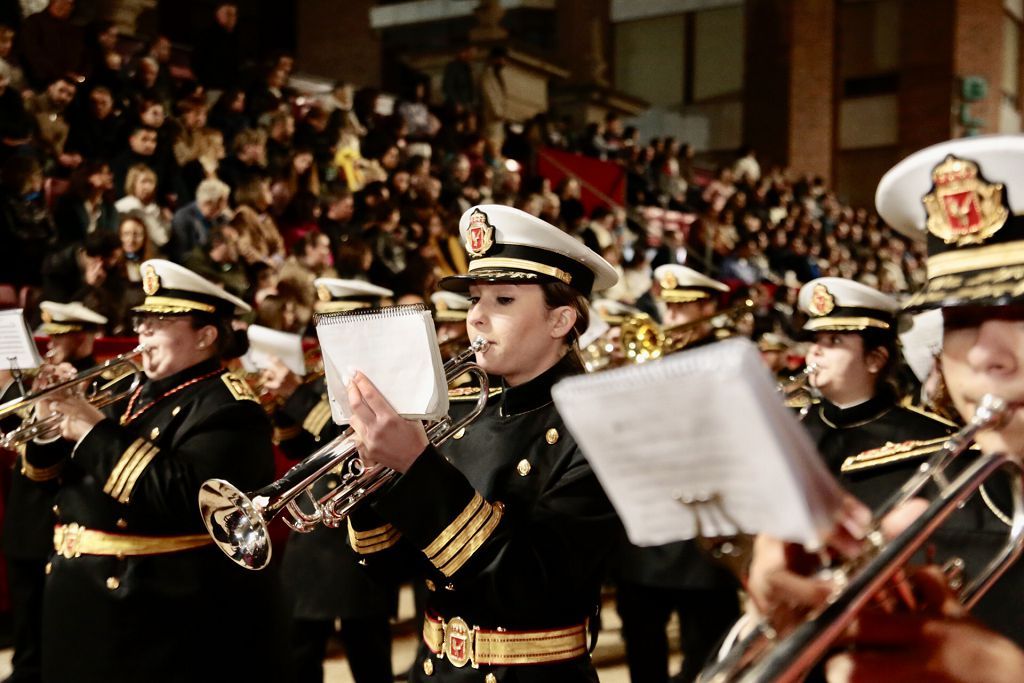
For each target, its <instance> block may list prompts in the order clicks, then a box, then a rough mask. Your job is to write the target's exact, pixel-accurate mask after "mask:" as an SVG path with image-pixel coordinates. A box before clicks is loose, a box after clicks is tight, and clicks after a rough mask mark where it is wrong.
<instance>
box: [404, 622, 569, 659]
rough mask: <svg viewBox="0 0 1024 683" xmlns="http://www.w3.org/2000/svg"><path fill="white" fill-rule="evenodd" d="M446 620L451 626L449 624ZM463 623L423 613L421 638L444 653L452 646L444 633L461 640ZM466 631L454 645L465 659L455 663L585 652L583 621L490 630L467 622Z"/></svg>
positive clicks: (562, 656) (541, 657)
mask: <svg viewBox="0 0 1024 683" xmlns="http://www.w3.org/2000/svg"><path fill="white" fill-rule="evenodd" d="M449 624H452V625H455V628H449V627H448V625H449ZM465 624H466V622H465V620H464V619H461V618H459V617H455V618H453V619H450V620H448V621H443V620H439V619H435V618H431V617H427V618H425V619H424V620H423V642H424V643H425V644H426V646H427V648H428V649H429V650H430V651H431V652H432V653H434V654H435V655H437V656H439V657H442V656H445V655H447V653H449V652H451V650H452V645H451V643H448V642H446V638H445V634H446V633H447V632H448V631H451V635H454V636H456V637H460V640H461V637H462V633H461V632H462V628H460V627H461V626H462V625H465ZM466 631H468V634H467V636H466V637H465V642H464V643H462V642H460V643H459V645H460V648H458V651H459V652H460V654H461V653H464V654H465V659H463V660H461V663H460V662H459V661H453V662H452V663H453V664H454V665H455V666H465V664H466V663H472V665H473V666H474V667H477V666H481V665H489V666H515V665H522V664H544V663H550V662H559V661H565V660H568V659H575V658H576V657H582V656H584V655H585V654H586V653H587V626H586V624H580V625H579V626H571V627H569V628H562V629H551V630H546V631H498V630H494V631H492V630H486V629H480V628H475V627H474V628H469V627H468V625H467V627H466ZM449 659H451V657H449Z"/></svg>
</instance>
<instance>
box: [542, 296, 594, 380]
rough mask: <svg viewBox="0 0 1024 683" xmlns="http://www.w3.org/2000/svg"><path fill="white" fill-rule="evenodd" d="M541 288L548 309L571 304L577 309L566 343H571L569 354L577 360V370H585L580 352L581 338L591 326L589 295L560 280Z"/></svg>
mask: <svg viewBox="0 0 1024 683" xmlns="http://www.w3.org/2000/svg"><path fill="white" fill-rule="evenodd" d="M540 289H541V291H542V292H543V293H544V305H545V306H547V307H548V310H550V309H553V308H558V307H559V306H569V307H570V308H572V309H573V310H575V311H576V323H575V324H574V325H573V326H572V330H571V331H570V332H569V334H567V335H566V336H565V343H566V344H568V345H569V356H570V357H571V358H572V360H573V361H574V362H575V364H576V366H577V370H578V371H579V372H584V371H585V367H584V365H583V359H582V358H581V357H580V353H579V340H580V336H582V334H583V333H584V332H586V330H587V328H588V327H589V326H590V306H589V305H588V303H587V297H585V296H583V295H582V294H580V293H579V292H578V291H577V290H575V289H573V288H572V287H570V286H569V285H567V284H565V283H564V282H559V281H555V282H545V283H542V284H541V286H540Z"/></svg>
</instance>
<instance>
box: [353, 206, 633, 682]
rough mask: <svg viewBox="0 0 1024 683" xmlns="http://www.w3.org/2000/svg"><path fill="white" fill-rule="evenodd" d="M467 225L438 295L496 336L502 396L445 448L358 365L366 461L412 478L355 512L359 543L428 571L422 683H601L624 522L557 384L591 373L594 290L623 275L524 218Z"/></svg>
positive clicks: (504, 215)
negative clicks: (595, 637)
mask: <svg viewBox="0 0 1024 683" xmlns="http://www.w3.org/2000/svg"><path fill="white" fill-rule="evenodd" d="M460 228H461V231H462V235H463V237H464V239H465V241H466V244H467V250H468V251H469V254H470V256H471V258H472V261H471V263H470V266H469V272H468V274H466V275H460V276H452V277H449V278H447V279H445V280H444V281H442V286H444V287H446V288H449V289H453V290H462V291H465V290H467V289H468V293H469V297H470V301H471V308H470V310H469V313H468V317H467V320H466V326H467V329H468V331H469V337H470V338H471V339H476V338H477V337H483V338H484V339H485V340H486V341H487V342H488V346H487V347H486V349H485V350H484V351H483V352H481V353H479V354H478V355H477V362H478V363H479V364H480V365H481V367H482V368H483V369H484V370H485V371H486V372H488V373H489V374H490V375H492V376H494V377H495V378H498V379H500V380H501V391H500V393H496V395H494V396H493V397H492V398H491V400H490V403H489V404H488V406H487V407H486V408H485V409H484V411H483V413H482V414H481V415H480V416H479V417H478V418H477V420H476V421H475V422H474V423H473V424H472V425H470V426H469V427H467V428H466V430H465V431H464V432H462V433H456V435H455V437H454V438H453V439H452V440H450V441H448V442H447V443H446V444H445V445H444V447H443V448H441V449H440V450H438V449H436V448H434V447H432V446H430V445H428V443H427V437H426V435H425V434H424V431H423V427H422V425H421V424H420V423H419V422H409V421H406V420H404V419H402V418H401V417H400V416H398V415H397V414H395V412H394V411H393V410H392V408H391V406H390V405H389V404H388V402H387V401H386V400H385V399H384V398H383V397H382V396H381V395H380V394H379V393H378V392H377V390H376V389H375V388H374V387H373V385H372V384H371V383H370V382H369V381H368V380H367V379H366V377H365V376H363V375H361V374H359V373H358V372H356V373H355V374H354V375H353V376H352V378H351V379H350V381H349V383H348V398H349V402H350V403H351V405H352V409H353V413H354V417H353V419H352V427H353V428H354V430H355V431H356V433H357V434H358V436H359V438H360V439H361V441H362V447H361V450H360V453H361V455H362V456H363V457H364V458H366V459H368V460H370V461H373V462H378V463H382V464H384V465H386V466H388V467H390V468H392V469H394V470H396V471H397V472H399V473H400V477H399V478H398V479H397V480H396V481H395V482H394V483H393V484H391V485H390V487H389V488H388V489H386V490H385V491H384V492H383V493H382V495H380V496H379V497H378V498H376V499H375V502H374V504H373V506H372V510H366V509H360V510H357V512H356V514H355V515H353V517H351V518H350V519H349V523H350V529H349V535H350V542H351V544H352V545H353V547H354V548H355V550H356V552H359V553H361V554H363V555H364V557H365V558H366V559H367V563H368V564H369V565H370V567H371V568H372V567H373V566H374V565H379V564H384V563H385V562H386V560H385V558H384V557H382V555H386V554H387V553H395V552H402V549H403V548H404V549H405V551H407V552H410V553H412V554H413V556H415V557H416V558H417V559H416V562H417V564H418V566H420V567H421V568H422V571H423V573H424V576H425V578H426V585H427V588H428V590H429V599H428V601H427V608H426V614H425V615H424V623H423V641H424V642H423V645H422V646H421V647H420V652H419V655H418V660H417V661H418V664H417V665H415V666H414V667H413V670H412V673H411V680H413V681H427V680H440V681H487V682H489V683H492V682H494V681H499V680H517V681H541V680H543V681H556V680H557V681H596V680H597V679H596V675H595V673H594V669H593V666H592V664H591V662H590V656H589V645H590V643H589V634H588V631H587V627H588V619H589V618H590V617H591V616H592V615H593V614H594V613H595V608H596V606H597V604H598V598H599V591H600V585H601V579H602V576H603V564H604V560H605V558H606V556H607V554H608V552H609V550H610V548H611V547H612V544H613V543H614V541H615V539H616V537H617V535H618V534H619V533H620V526H619V522H618V520H617V518H616V515H615V513H614V511H613V509H612V507H611V505H610V503H609V502H608V500H607V498H606V497H605V495H604V492H603V491H602V489H601V486H600V484H599V483H598V481H597V479H596V477H595V475H594V473H593V471H592V470H591V469H590V467H589V465H588V464H587V462H586V461H585V460H584V458H583V455H582V453H581V452H580V450H579V448H578V447H577V446H576V444H575V442H574V441H573V439H572V437H571V436H570V434H569V433H568V431H567V430H566V429H565V426H564V424H563V422H562V420H561V418H560V417H559V415H558V412H557V411H556V410H555V408H554V406H553V404H552V401H551V387H552V385H553V384H554V383H555V382H556V381H558V380H559V379H560V378H562V377H564V376H566V375H568V374H572V373H576V372H580V371H581V364H580V362H579V359H578V356H577V353H576V339H577V336H578V335H579V334H580V332H582V331H583V330H585V329H586V326H587V306H586V298H585V297H586V296H587V295H588V294H589V293H590V291H591V289H603V288H605V287H608V286H609V285H611V284H613V283H614V281H615V271H614V270H613V269H612V268H611V266H609V265H608V264H607V263H606V262H605V261H604V260H603V259H601V258H600V257H599V256H598V255H597V254H595V253H593V252H592V251H590V250H589V249H587V248H586V247H584V246H582V245H581V244H580V243H579V242H577V241H575V240H574V239H573V238H571V237H570V236H568V235H566V234H565V233H563V232H561V231H559V230H558V229H556V228H555V227H554V226H551V225H549V224H547V223H545V222H544V221H542V220H540V219H538V218H535V217H533V216H530V215H529V214H526V213H524V212H522V211H519V210H517V209H512V208H509V207H505V206H478V207H474V208H472V209H470V210H469V211H467V212H466V213H465V214H464V215H463V217H462V220H461V224H460ZM458 393H459V394H460V398H462V397H463V396H461V395H464V394H466V393H468V392H467V391H466V390H461V391H459V392H458ZM467 398H472V401H473V402H474V403H475V401H476V398H477V397H476V396H472V397H467ZM459 410H460V407H459V406H453V413H457V412H459ZM453 417H456V416H455V415H453ZM385 551H387V552H385Z"/></svg>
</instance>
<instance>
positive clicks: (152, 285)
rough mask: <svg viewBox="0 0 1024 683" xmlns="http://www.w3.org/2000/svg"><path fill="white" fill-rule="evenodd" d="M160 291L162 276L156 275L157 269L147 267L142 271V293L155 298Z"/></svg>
mask: <svg viewBox="0 0 1024 683" xmlns="http://www.w3.org/2000/svg"><path fill="white" fill-rule="evenodd" d="M159 289H160V276H159V275H157V274H156V268H154V267H153V266H146V267H145V268H143V269H142V291H143V292H145V293H146V294H147V295H148V296H153V295H154V294H156V293H157V291H158V290H159Z"/></svg>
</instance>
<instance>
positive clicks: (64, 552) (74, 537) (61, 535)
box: [55, 522, 85, 560]
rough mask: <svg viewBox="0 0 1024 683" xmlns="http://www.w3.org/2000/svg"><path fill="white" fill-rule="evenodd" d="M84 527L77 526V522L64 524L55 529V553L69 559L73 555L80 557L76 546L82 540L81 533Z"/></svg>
mask: <svg viewBox="0 0 1024 683" xmlns="http://www.w3.org/2000/svg"><path fill="white" fill-rule="evenodd" d="M84 532H85V527H83V526H79V525H78V523H77V522H72V523H71V524H66V525H64V526H62V527H61V528H60V529H59V530H58V531H57V538H56V539H55V540H56V541H57V543H56V545H57V554H59V555H60V556H61V557H64V558H66V559H68V560H70V559H71V558H73V557H81V555H82V553H80V552H78V547H79V545H80V544H81V542H82V534H83V533H84Z"/></svg>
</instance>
